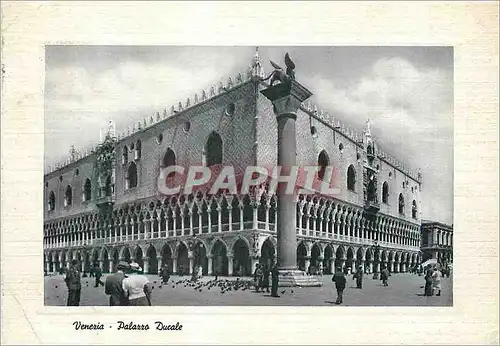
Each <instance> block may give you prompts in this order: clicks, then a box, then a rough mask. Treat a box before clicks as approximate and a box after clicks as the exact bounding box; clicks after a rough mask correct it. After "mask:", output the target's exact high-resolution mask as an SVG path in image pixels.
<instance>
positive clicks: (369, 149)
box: [366, 145, 373, 155]
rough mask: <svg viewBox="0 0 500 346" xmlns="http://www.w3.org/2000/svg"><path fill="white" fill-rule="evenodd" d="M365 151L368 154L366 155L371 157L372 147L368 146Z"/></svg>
mask: <svg viewBox="0 0 500 346" xmlns="http://www.w3.org/2000/svg"><path fill="white" fill-rule="evenodd" d="M366 151H367V152H368V155H373V147H372V146H371V145H368V147H367V148H366Z"/></svg>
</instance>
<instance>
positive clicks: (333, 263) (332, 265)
mask: <svg viewBox="0 0 500 346" xmlns="http://www.w3.org/2000/svg"><path fill="white" fill-rule="evenodd" d="M334 273H335V257H332V258H331V260H330V274H334Z"/></svg>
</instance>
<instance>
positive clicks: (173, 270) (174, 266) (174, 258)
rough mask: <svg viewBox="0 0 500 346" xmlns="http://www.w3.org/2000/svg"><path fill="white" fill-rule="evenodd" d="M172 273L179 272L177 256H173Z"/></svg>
mask: <svg viewBox="0 0 500 346" xmlns="http://www.w3.org/2000/svg"><path fill="white" fill-rule="evenodd" d="M172 273H173V274H177V257H172Z"/></svg>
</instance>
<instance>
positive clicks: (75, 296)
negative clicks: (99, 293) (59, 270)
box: [64, 260, 82, 306]
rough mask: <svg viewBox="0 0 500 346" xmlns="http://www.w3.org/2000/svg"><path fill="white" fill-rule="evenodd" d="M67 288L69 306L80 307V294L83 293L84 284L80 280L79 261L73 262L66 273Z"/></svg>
mask: <svg viewBox="0 0 500 346" xmlns="http://www.w3.org/2000/svg"><path fill="white" fill-rule="evenodd" d="M64 281H65V282H66V287H68V302H67V305H68V306H79V305H80V294H81V292H82V283H81V279H80V269H78V261H77V260H72V261H71V267H70V268H69V269H68V271H67V272H66V278H65V279H64Z"/></svg>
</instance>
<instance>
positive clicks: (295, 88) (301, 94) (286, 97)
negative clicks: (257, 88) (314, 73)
mask: <svg viewBox="0 0 500 346" xmlns="http://www.w3.org/2000/svg"><path fill="white" fill-rule="evenodd" d="M261 93H262V95H264V96H265V97H267V98H268V99H269V100H270V101H271V102H272V103H273V106H274V107H273V109H274V113H275V114H276V116H277V117H281V116H290V117H293V118H296V117H297V111H298V110H299V108H300V104H301V103H302V102H304V101H305V100H307V99H308V98H309V97H311V95H312V93H311V92H310V91H309V90H308V89H307V88H306V87H304V86H303V85H302V84H300V83H299V82H297V81H295V80H291V81H288V82H282V83H280V84H277V85H274V86H270V87H269V88H267V89H264V90H262V91H261Z"/></svg>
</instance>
